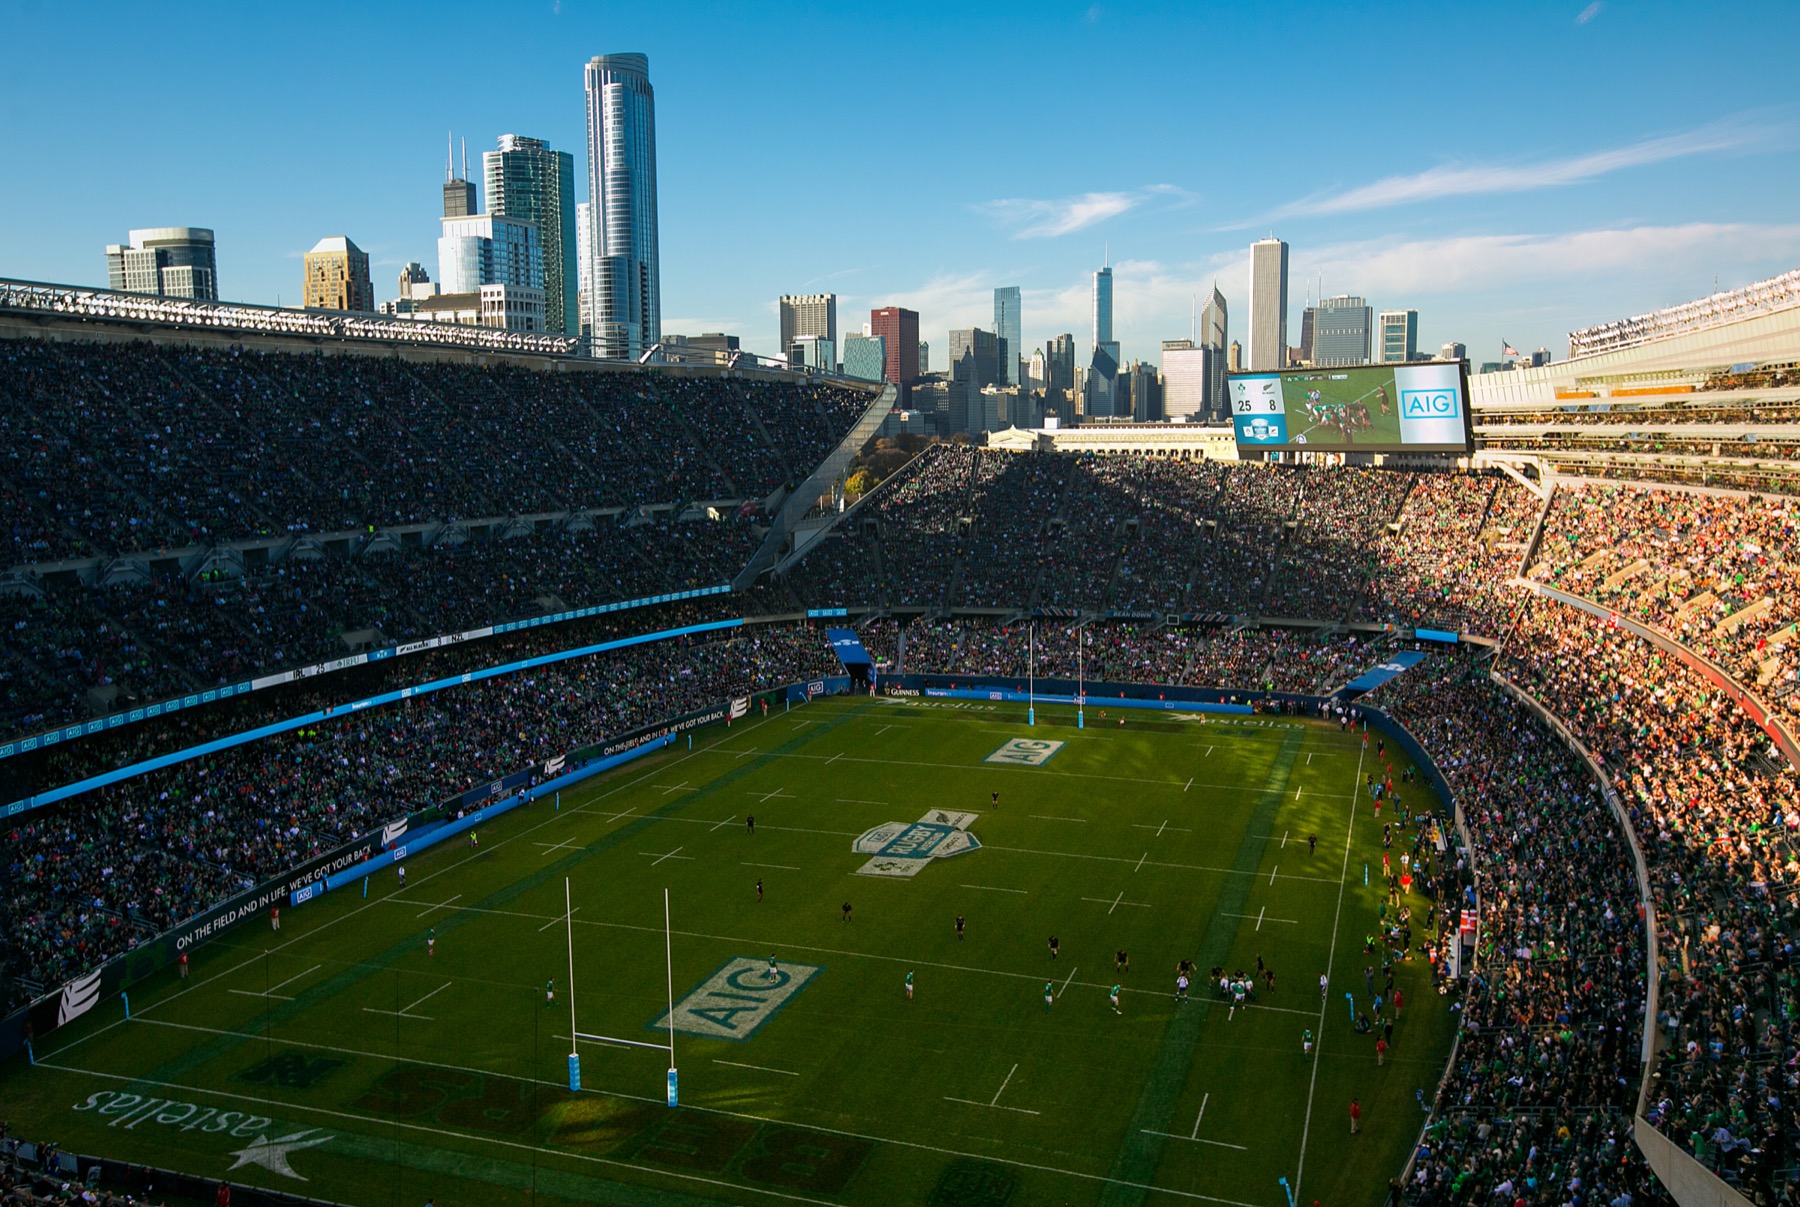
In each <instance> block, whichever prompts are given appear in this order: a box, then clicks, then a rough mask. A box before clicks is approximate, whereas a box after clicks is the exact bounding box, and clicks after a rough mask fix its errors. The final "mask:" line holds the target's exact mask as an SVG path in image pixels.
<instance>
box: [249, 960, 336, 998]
mask: <svg viewBox="0 0 1800 1207" xmlns="http://www.w3.org/2000/svg"><path fill="white" fill-rule="evenodd" d="M323 967H325V965H323V964H314V965H313V966H312V967H311V968H308V969H307V970H306V971H305V972H296V973H295V974H294V975H293V976H291V977H289V978H288V979H287V980H285V981H283V982H281V984H279V985H270V986H269V987H268V988H267V989H265V990H263V991H262V992H260V993H259V992H257V991H256V990H254V989H233V990H232V991H231V992H233V993H239V994H242V995H243V996H245V997H273V998H280V999H281V1000H282V1001H284V1002H291V1001H293V1000H294V999H293V998H291V997H286V996H284V995H282V994H279V993H276V992H275V991H276V990H277V989H284V988H286V987H287V986H289V985H292V984H293V983H294V982H295V981H297V980H299V979H300V978H301V977H303V976H311V975H312V974H313V973H315V972H317V971H319V969H321V968H323Z"/></svg>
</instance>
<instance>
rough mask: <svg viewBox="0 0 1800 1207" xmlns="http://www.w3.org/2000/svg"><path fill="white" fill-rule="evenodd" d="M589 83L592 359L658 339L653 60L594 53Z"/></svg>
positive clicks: (630, 352) (629, 352) (635, 350)
mask: <svg viewBox="0 0 1800 1207" xmlns="http://www.w3.org/2000/svg"><path fill="white" fill-rule="evenodd" d="M586 83H587V136H588V147H587V151H588V165H587V173H588V201H589V203H590V204H591V205H592V207H593V209H592V213H593V223H594V231H593V234H592V236H591V238H592V239H593V244H594V265H593V268H592V270H591V271H590V273H589V280H590V285H589V297H588V311H589V317H588V318H587V319H585V320H584V323H585V325H587V326H588V327H589V328H590V329H591V331H592V332H593V349H594V354H595V355H596V356H606V357H636V356H637V355H639V354H640V353H642V352H643V350H644V349H645V348H648V347H650V346H652V345H654V344H655V343H656V342H657V341H658V340H660V339H661V338H662V276H661V272H660V270H659V268H658V263H659V260H658V240H657V229H656V94H655V92H654V90H652V88H651V87H650V59H649V57H648V56H646V55H642V54H611V55H596V56H595V57H594V58H592V59H590V60H588V64H587V70H586Z"/></svg>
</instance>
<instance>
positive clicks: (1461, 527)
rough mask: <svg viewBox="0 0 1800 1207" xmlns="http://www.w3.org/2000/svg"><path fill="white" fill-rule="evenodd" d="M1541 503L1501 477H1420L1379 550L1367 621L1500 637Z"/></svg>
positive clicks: (1366, 613)
mask: <svg viewBox="0 0 1800 1207" xmlns="http://www.w3.org/2000/svg"><path fill="white" fill-rule="evenodd" d="M1542 507H1543V504H1542V502H1541V501H1540V500H1539V499H1538V497H1537V496H1536V495H1534V494H1532V493H1531V491H1529V490H1527V489H1526V488H1525V487H1523V486H1521V485H1519V483H1517V482H1515V481H1513V480H1512V479H1511V478H1508V477H1505V476H1502V475H1493V476H1488V475H1474V474H1419V475H1417V477H1416V478H1415V481H1414V484H1413V489H1412V493H1411V494H1409V495H1408V496H1407V499H1406V508H1405V510H1404V511H1402V512H1401V514H1400V526H1399V530H1398V531H1396V532H1391V533H1388V534H1386V535H1384V536H1383V537H1382V538H1381V540H1380V542H1379V543H1378V544H1377V545H1376V550H1375V557H1376V567H1377V569H1376V573H1375V579H1374V585H1373V589H1372V590H1371V592H1370V599H1369V604H1368V607H1367V608H1366V609H1365V610H1364V617H1363V618H1365V619H1370V620H1379V621H1383V622H1385V623H1390V624H1399V625H1407V626H1413V625H1423V626H1425V627H1426V628H1435V629H1448V630H1450V631H1452V632H1456V631H1459V630H1461V629H1463V628H1465V627H1466V628H1467V629H1468V630H1469V631H1471V632H1477V633H1481V634H1484V635H1486V636H1497V635H1498V625H1499V623H1500V621H1501V619H1502V618H1503V616H1504V611H1505V594H1504V587H1505V585H1506V583H1507V582H1508V581H1509V580H1511V579H1512V578H1513V577H1514V576H1515V575H1517V574H1518V573H1519V571H1520V569H1521V568H1522V563H1523V559H1524V555H1525V551H1526V547H1527V545H1528V544H1529V542H1530V539H1531V533H1532V525H1533V522H1534V521H1535V520H1536V518H1537V516H1538V513H1539V511H1541V510H1542Z"/></svg>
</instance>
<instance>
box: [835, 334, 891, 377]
mask: <svg viewBox="0 0 1800 1207" xmlns="http://www.w3.org/2000/svg"><path fill="white" fill-rule="evenodd" d="M886 370H887V341H886V340H884V339H882V338H881V337H880V336H879V335H846V336H845V337H844V376H845V377H854V378H857V379H858V380H861V381H880V380H881V378H882V374H883V373H884V372H885V371H886Z"/></svg>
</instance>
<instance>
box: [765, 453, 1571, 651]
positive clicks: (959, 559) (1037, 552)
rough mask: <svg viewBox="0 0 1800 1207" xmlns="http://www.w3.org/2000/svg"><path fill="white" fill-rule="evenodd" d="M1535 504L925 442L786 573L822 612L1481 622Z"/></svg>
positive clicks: (1520, 497)
mask: <svg viewBox="0 0 1800 1207" xmlns="http://www.w3.org/2000/svg"><path fill="white" fill-rule="evenodd" d="M1415 487H1416V488H1417V494H1416V496H1415V494H1414V491H1415ZM1403 506H1404V512H1403V511H1402V508H1403ZM1539 510H1540V507H1539V505H1538V501H1537V497H1536V496H1534V495H1533V494H1532V493H1531V492H1530V491H1528V490H1526V489H1525V488H1524V487H1522V486H1520V485H1518V484H1517V483H1515V482H1513V481H1511V480H1510V479H1500V478H1489V477H1472V476H1465V475H1455V476H1452V475H1439V474H1425V473H1414V472H1402V471H1392V470H1385V469H1369V468H1364V467H1354V466H1353V467H1344V466H1309V467H1297V466H1280V465H1266V464H1260V463H1238V464H1232V465H1222V464H1220V463H1218V462H1211V461H1179V460H1171V459H1150V458H1143V457H1133V456H1122V457H1090V456H1078V455H1073V454H1066V453H1042V452H1031V453H1006V452H996V451H989V450H980V449H971V448H959V447H955V446H934V447H933V448H931V449H928V450H927V451H926V453H925V454H924V455H923V456H921V457H920V458H919V459H918V460H916V461H915V462H913V463H912V464H911V465H909V466H907V467H906V468H905V469H903V470H901V471H900V472H899V473H897V474H895V475H894V476H893V477H892V478H890V479H889V480H888V481H887V482H886V483H884V484H883V485H882V487H881V488H880V489H879V490H878V491H877V492H876V493H875V494H874V495H872V496H871V497H870V499H869V500H868V502H867V503H865V504H864V505H863V506H862V507H861V508H859V509H857V511H855V512H853V513H852V514H851V515H850V516H849V517H847V518H846V520H845V521H844V522H843V523H841V524H839V525H838V526H837V527H836V528H835V529H833V530H832V532H831V533H829V534H828V535H827V536H825V537H823V538H821V539H820V540H819V541H818V542H817V543H816V544H815V545H814V546H813V547H812V548H811V549H809V550H808V551H807V552H806V553H805V554H804V555H803V556H802V557H801V558H800V559H799V560H798V561H797V562H796V563H795V564H794V565H792V566H790V567H789V568H788V570H787V571H786V575H787V581H788V584H789V586H790V587H791V588H792V589H793V590H794V591H795V592H796V593H797V594H798V595H799V596H800V597H801V598H803V599H805V600H807V601H808V602H809V603H812V604H815V605H818V606H845V607H857V606H873V607H876V608H882V607H924V608H928V609H929V608H943V607H950V608H956V607H969V608H999V609H1010V610H1016V611H1020V612H1024V611H1044V612H1049V613H1052V614H1097V613H1108V612H1110V613H1114V614H1134V615H1156V616H1167V615H1170V614H1185V615H1189V616H1217V617H1232V616H1237V617H1252V616H1258V615H1261V616H1277V617H1286V618H1290V619H1305V620H1356V621H1363V620H1377V621H1381V622H1393V623H1403V624H1413V623H1418V622H1419V621H1421V620H1423V619H1425V618H1426V616H1427V614H1429V615H1431V616H1432V617H1435V618H1438V619H1440V620H1441V621H1443V622H1444V623H1446V624H1448V623H1449V622H1450V621H1451V620H1454V619H1456V618H1457V617H1471V618H1478V619H1480V620H1481V621H1482V622H1483V623H1487V622H1488V621H1489V619H1490V618H1491V617H1492V616H1493V615H1494V614H1495V613H1496V611H1497V609H1498V608H1499V606H1500V596H1501V590H1502V587H1503V586H1504V584H1505V583H1506V582H1507V581H1508V580H1509V579H1511V577H1512V576H1513V575H1514V574H1515V573H1516V572H1517V570H1518V563H1519V560H1520V558H1521V557H1522V556H1523V553H1524V550H1525V548H1526V546H1527V545H1528V544H1529V542H1530V539H1531V536H1532V534H1533V531H1534V528H1535V521H1536V519H1537V515H1538V512H1539ZM1396 519H1399V520H1400V521H1401V529H1400V532H1399V533H1398V534H1394V533H1391V532H1390V531H1389V528H1390V525H1392V524H1393V523H1394V522H1395V520H1396Z"/></svg>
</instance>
